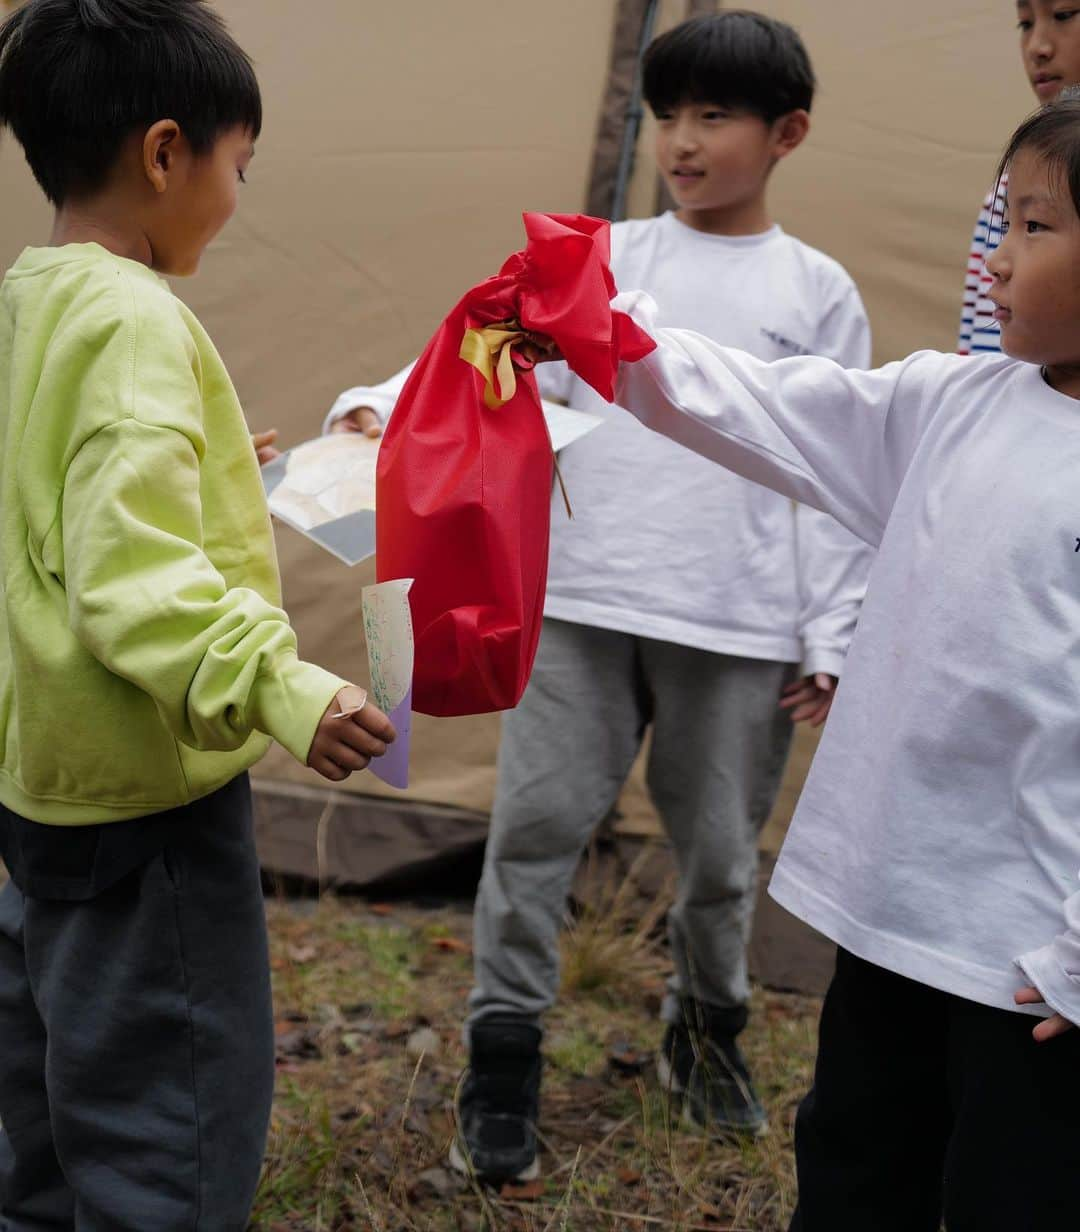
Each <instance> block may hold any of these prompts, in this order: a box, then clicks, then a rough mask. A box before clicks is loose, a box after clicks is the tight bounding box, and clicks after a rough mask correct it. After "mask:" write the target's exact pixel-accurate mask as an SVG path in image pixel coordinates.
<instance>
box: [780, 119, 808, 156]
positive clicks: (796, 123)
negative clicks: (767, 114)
mask: <svg viewBox="0 0 1080 1232" xmlns="http://www.w3.org/2000/svg"><path fill="white" fill-rule="evenodd" d="M809 131H810V113H809V112H808V111H804V110H803V109H802V108H799V110H798V111H789V112H788V113H787V115H782V116H781V117H780V118H779V119H778V120H777V121H776V122H775V123H774V124H773V157H774V158H777V159H780V158H787V156H788V155H789V154H790V153H791V152H792V150H797V149H798V148H799V146H801V145H802V143H803V142H804V141H805V140H806V135H807V133H809Z"/></svg>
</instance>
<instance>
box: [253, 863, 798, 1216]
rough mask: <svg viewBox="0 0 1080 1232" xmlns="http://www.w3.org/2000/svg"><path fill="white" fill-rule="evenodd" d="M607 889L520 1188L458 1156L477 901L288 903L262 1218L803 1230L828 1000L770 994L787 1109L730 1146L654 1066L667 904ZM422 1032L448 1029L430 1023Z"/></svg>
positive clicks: (770, 1061)
mask: <svg viewBox="0 0 1080 1232" xmlns="http://www.w3.org/2000/svg"><path fill="white" fill-rule="evenodd" d="M627 880H628V881H630V880H632V878H628V879H627ZM594 890H595V892H594V893H593V894H591V895H590V899H591V901H593V902H594V903H595V904H596V906H595V907H594V908H593V909H591V910H589V911H586V912H584V913H583V914H582V915H581V916H580V917H579V918H578V919H577V920H576V921H574V922H573V925H572V927H570V928H568V930H567V932H566V934H565V941H564V951H563V972H564V989H563V995H562V996H561V998H560V1001H559V1004H558V1006H557V1007H556V1008H555V1009H554V1010H553V1011H552V1013H551V1014H550V1015H549V1017H548V1020H547V1023H546V1035H545V1045H544V1051H545V1057H546V1061H547V1064H546V1068H545V1076H544V1094H543V1105H542V1113H541V1123H540V1126H539V1131H540V1136H541V1141H542V1144H543V1152H542V1162H543V1168H544V1179H543V1181H542V1182H540V1183H538V1184H537V1185H535V1186H532V1187H528V1188H526V1189H525V1190H523V1191H513V1190H504V1191H503V1192H502V1193H494V1192H492V1191H487V1190H484V1189H481V1188H480V1187H478V1186H477V1185H475V1184H471V1183H470V1182H468V1181H467V1180H464V1179H462V1178H459V1177H457V1176H456V1174H454V1173H452V1172H451V1171H450V1170H449V1169H448V1168H447V1167H446V1166H445V1160H446V1150H447V1147H448V1145H449V1142H450V1138H451V1136H452V1133H453V1114H452V1108H453V1097H454V1092H455V1088H456V1085H457V1082H458V1079H459V1075H460V1072H461V1069H462V1067H463V1065H464V1063H465V1051H464V1047H463V1044H462V1039H461V1020H462V1015H463V1012H464V1006H465V998H466V995H467V992H468V989H469V986H470V983H471V958H470V954H469V933H470V926H471V921H470V919H469V916H468V914H467V913H466V912H464V911H462V910H460V909H450V908H447V909H441V910H438V911H425V910H421V909H419V908H413V907H407V906H395V907H393V908H390V907H379V906H375V907H372V906H370V905H368V904H364V903H362V902H359V901H356V900H350V899H338V898H335V897H333V896H324V897H322V898H321V899H319V900H317V901H316V900H299V901H286V900H283V899H279V900H274V901H271V902H270V903H269V904H268V911H269V917H270V926H271V944H272V962H273V974H274V988H275V1005H276V1016H277V1028H276V1029H277V1032H278V1044H279V1074H278V1090H277V1096H276V1099H275V1105H274V1115H273V1123H272V1128H271V1137H270V1144H269V1149H268V1153H267V1161H266V1168H265V1171H264V1176H263V1179H262V1184H261V1186H260V1190H259V1194H258V1197H257V1201H256V1207H255V1211H254V1215H253V1219H252V1224H251V1227H252V1228H253V1229H258V1230H260V1232H323V1230H325V1232H333V1230H337V1229H372V1230H374V1232H442V1230H444V1229H445V1230H446V1232H502V1230H504V1229H505V1230H506V1232H511V1230H512V1232H519V1230H520V1232H559V1230H561V1229H565V1230H567V1232H592V1230H593V1229H596V1230H600V1229H609V1230H611V1232H616V1230H618V1232H662V1230H664V1229H680V1230H682V1232H697V1230H699V1229H709V1230H711V1232H720V1230H728V1232H779V1230H780V1229H786V1227H787V1222H788V1220H789V1218H790V1215H791V1209H792V1205H793V1199H794V1192H795V1191H794V1178H793V1169H792V1155H791V1125H792V1121H793V1117H794V1110H795V1107H796V1104H797V1101H798V1099H799V1098H800V1097H801V1095H802V1093H803V1092H804V1091H805V1089H806V1087H807V1086H808V1084H809V1080H810V1073H811V1063H812V1058H813V1049H814V1040H815V1025H816V1018H817V1011H818V1003H817V1002H816V1001H815V1000H814V999H813V998H807V997H798V996H793V995H784V994H779V993H773V992H768V991H765V990H761V989H758V990H756V991H755V994H754V1011H755V1013H754V1016H753V1019H752V1023H751V1027H750V1029H749V1030H748V1031H747V1033H746V1035H745V1036H744V1044H745V1049H746V1051H747V1054H748V1056H749V1058H750V1061H751V1065H752V1068H753V1070H754V1073H755V1076H756V1078H757V1081H758V1085H759V1088H760V1091H761V1094H762V1097H763V1099H764V1101H765V1103H766V1105H767V1107H768V1109H769V1114H770V1121H771V1123H772V1127H773V1128H772V1132H771V1134H770V1135H769V1136H768V1137H767V1138H765V1139H763V1140H761V1141H759V1142H754V1143H749V1144H742V1145H735V1144H716V1143H709V1142H706V1141H703V1140H702V1139H701V1138H700V1137H698V1136H696V1135H694V1134H692V1133H687V1132H684V1131H683V1129H682V1128H681V1127H680V1125H679V1123H678V1121H677V1118H676V1116H675V1113H676V1111H677V1110H676V1109H674V1108H672V1107H671V1106H670V1102H669V1099H668V1096H667V1094H666V1093H665V1092H664V1091H663V1090H662V1089H661V1088H660V1086H659V1084H658V1082H657V1080H656V1077H655V1071H654V1069H653V1067H652V1063H651V1057H652V1054H653V1052H654V1051H655V1048H656V1045H657V1043H658V1042H659V1037H660V1033H661V1027H660V1024H659V1023H658V1021H657V1017H656V1014H657V1009H658V1006H659V1001H660V998H661V997H662V995H663V980H664V976H665V974H666V971H667V961H666V957H665V953H664V948H663V937H662V930H661V921H662V917H663V913H664V907H665V906H666V902H663V901H660V902H657V903H655V904H654V905H652V906H651V907H650V908H648V909H646V910H645V911H644V912H641V911H639V909H638V905H637V904H636V902H635V899H634V895H633V893H632V890H630V889H627V888H626V885H625V884H624V885H623V886H619V887H613V888H610V889H609V890H605V889H604V888H603V887H594ZM419 1029H426V1031H427V1032H430V1033H431V1034H428V1035H427V1038H426V1039H420V1038H418V1037H417V1036H416V1034H415V1033H416V1032H417V1031H418V1030H419ZM422 1043H423V1044H426V1045H427V1046H428V1047H427V1051H426V1052H425V1053H424V1054H423V1055H422V1056H420V1055H418V1045H419V1044H422ZM612 1057H615V1058H616V1060H617V1061H618V1064H617V1065H615V1064H613V1063H612Z"/></svg>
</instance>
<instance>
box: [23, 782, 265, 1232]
mask: <svg viewBox="0 0 1080 1232" xmlns="http://www.w3.org/2000/svg"><path fill="white" fill-rule="evenodd" d="M146 821H147V822H149V823H150V824H149V825H148V826H147V827H146V829H144V830H142V831H139V830H138V829H137V828H138V826H139V823H138V822H134V823H126V822H125V823H119V825H120V826H121V827H130V829H129V831H128V832H129V833H130V834H131V835H132V836H133V837H135V840H136V841H135V843H134V848H129V847H125V846H124V845H123V837H124V834H125V831H124V829H123V828H121V829H115V828H113V827H109V826H102V827H93V828H91V829H88V830H86V831H85V833H83V834H81V835H76V834H75V833H74V832H69V835H68V837H69V840H70V842H69V845H67V846H66V847H65V846H64V843H63V840H64V833H63V832H62V831H57V830H55V829H52V828H51V827H49V828H47V827H40V826H37V827H35V826H33V824H32V823H29V822H26V821H24V820H22V819H19V818H14V817H13V815H11V814H10V813H8V814H6V816H5V817H4V818H3V819H2V822H3V824H2V825H0V839H2V840H3V847H4V856H5V860H6V861H7V862H8V863H9V865H10V866H11V867H12V869H13V870H17V875H18V876H19V879H20V881H21V882H22V884H23V888H24V889H26V891H27V892H26V893H25V894H24V893H23V890H22V889H20V888H19V886H17V885H16V884H15V882H14V881H12V882H9V883H8V885H7V886H5V887H4V889H3V891H2V892H0V1122H2V1126H3V1129H2V1132H0V1232H46V1230H50V1232H51V1230H53V1229H55V1230H57V1232H60V1230H64V1232H71V1230H73V1229H74V1230H75V1232H174V1230H175V1232H180V1230H181V1229H183V1230H184V1232H242V1229H243V1228H244V1227H245V1226H246V1223H247V1217H248V1213H249V1209H250V1204H251V1199H252V1196H253V1195H254V1192H255V1187H256V1184H257V1182H258V1177H259V1171H260V1167H261V1163H262V1156H263V1151H264V1148H265V1141H266V1130H267V1125H268V1121H269V1113H270V1099H271V1094H272V1090H273V1075H274V1069H273V1061H274V1054H273V1025H272V1017H271V1009H270V982H269V964H268V961H267V946H266V924H265V915H264V910H263V902H262V894H261V890H260V884H259V869H258V864H257V861H256V858H255V850H254V843H253V839H252V823H251V797H250V791H249V788H248V783H247V777H246V775H245V776H243V777H241V778H239V779H236V780H235V781H234V782H232V783H230V784H229V785H228V786H227V787H224V788H222V789H221V790H220V791H218V792H215V793H214V794H213V795H211V796H209V797H207V798H206V799H204V800H200V801H197V802H196V803H194V804H191V805H188V806H186V807H185V808H182V809H176V810H174V811H173V812H171V813H169V814H162V815H160V816H158V817H155V818H148V819H146ZM28 827H30V828H28ZM46 829H51V830H52V833H51V834H43V833H42V832H43V831H44V830H46ZM95 831H96V832H97V833H96V834H95V833H94V832H95ZM152 832H154V833H156V835H157V838H156V839H154V840H151V838H150V835H151V833H152ZM57 844H59V845H60V846H59V848H57ZM132 849H137V850H138V854H139V857H140V858H141V863H138V864H136V866H135V867H134V868H131V867H125V864H128V865H129V864H130V855H129V854H127V853H129V852H130V851H131V850H132ZM79 850H82V851H83V854H84V857H85V858H82V874H81V888H80V872H79V864H80V859H79V858H77V857H76V856H75V854H74V853H75V852H77V851H79ZM116 874H119V876H116ZM50 886H51V887H52V889H51V890H50V888H49V887H50ZM45 893H49V894H51V895H54V896H50V897H45V896H43V894H45Z"/></svg>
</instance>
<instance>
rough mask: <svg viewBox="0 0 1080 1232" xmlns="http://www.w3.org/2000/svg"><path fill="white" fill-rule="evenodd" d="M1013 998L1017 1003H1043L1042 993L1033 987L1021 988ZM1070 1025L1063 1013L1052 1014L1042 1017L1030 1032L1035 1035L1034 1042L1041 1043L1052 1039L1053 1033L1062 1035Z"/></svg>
mask: <svg viewBox="0 0 1080 1232" xmlns="http://www.w3.org/2000/svg"><path fill="white" fill-rule="evenodd" d="M1013 1000H1014V1001H1015V1002H1016V1004H1017V1005H1044V1004H1045V1002H1044V1001H1043V995H1042V993H1041V992H1039V990H1038V989H1037V988H1035V987H1029V988H1021V989H1020V991H1019V992H1018V993H1017V994H1016V995H1015V996H1014V997H1013ZM1072 1026H1073V1024H1072V1023H1071V1022H1070V1021H1069V1020H1068V1019H1067V1018H1066V1017H1064V1015H1062V1014H1054V1015H1053V1016H1052V1017H1050V1018H1044V1019H1043V1020H1042V1022H1040V1023H1039V1025H1038V1026H1037V1027H1036V1028H1035V1030H1034V1031H1032V1033H1031V1034H1032V1035H1033V1036H1034V1037H1035V1042H1036V1043H1038V1044H1043V1043H1045V1042H1046V1041H1047V1040H1048V1039H1053V1038H1054V1036H1055V1035H1064V1033H1065V1032H1066V1031H1068V1030H1069V1029H1070V1027H1072Z"/></svg>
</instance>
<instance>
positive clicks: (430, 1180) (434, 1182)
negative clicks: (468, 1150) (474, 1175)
mask: <svg viewBox="0 0 1080 1232" xmlns="http://www.w3.org/2000/svg"><path fill="white" fill-rule="evenodd" d="M465 1183H466V1182H465V1178H464V1177H461V1176H458V1174H457V1173H456V1172H451V1171H450V1170H449V1169H448V1168H428V1169H427V1170H426V1171H425V1172H421V1173H420V1175H419V1176H418V1177H417V1178H416V1180H415V1181H414V1182H413V1184H412V1186H411V1190H412V1194H413V1197H415V1198H425V1197H433V1198H442V1199H443V1200H444V1201H448V1200H449V1199H450V1198H454V1197H456V1196H457V1195H458V1194H459V1193H461V1191H462V1190H463V1189H464V1187H465Z"/></svg>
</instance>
